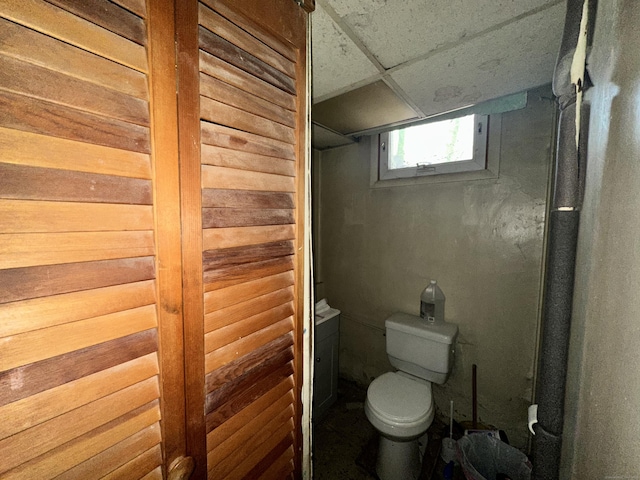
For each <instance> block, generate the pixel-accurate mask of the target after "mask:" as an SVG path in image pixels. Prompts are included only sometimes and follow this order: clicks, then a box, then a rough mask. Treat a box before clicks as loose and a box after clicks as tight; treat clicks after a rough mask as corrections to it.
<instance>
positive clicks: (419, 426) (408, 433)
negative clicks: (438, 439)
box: [365, 372, 434, 438]
mask: <svg viewBox="0 0 640 480" xmlns="http://www.w3.org/2000/svg"><path fill="white" fill-rule="evenodd" d="M365 407H366V408H365V412H366V414H367V417H368V418H369V421H371V423H372V424H373V425H374V427H376V428H377V429H378V430H380V431H381V432H382V433H385V434H387V435H391V436H395V437H398V438H404V437H413V436H419V435H422V434H423V433H424V432H425V431H426V430H427V428H429V425H431V422H432V421H433V416H434V408H433V398H432V396H431V383H429V382H424V383H423V382H420V381H418V380H413V379H411V378H409V377H407V376H405V375H402V374H400V373H396V372H389V373H385V374H383V375H381V376H379V377H378V378H376V379H375V380H374V381H373V382H371V385H369V389H368V390H367V402H366V406H365Z"/></svg>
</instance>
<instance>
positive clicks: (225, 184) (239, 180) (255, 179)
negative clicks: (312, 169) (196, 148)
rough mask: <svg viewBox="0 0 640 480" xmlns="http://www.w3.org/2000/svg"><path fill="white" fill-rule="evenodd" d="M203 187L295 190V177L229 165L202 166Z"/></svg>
mask: <svg viewBox="0 0 640 480" xmlns="http://www.w3.org/2000/svg"><path fill="white" fill-rule="evenodd" d="M201 178H202V180H201V181H202V188H212V189H223V190H224V189H227V190H257V191H267V192H295V189H296V185H295V178H294V177H285V176H283V175H274V174H272V173H262V172H252V171H249V170H238V169H235V168H227V167H214V166H211V165H203V166H202V177H201Z"/></svg>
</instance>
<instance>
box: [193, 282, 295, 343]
mask: <svg viewBox="0 0 640 480" xmlns="http://www.w3.org/2000/svg"><path fill="white" fill-rule="evenodd" d="M291 300H293V287H286V288H282V289H280V290H276V291H274V292H271V293H267V294H265V295H261V296H259V297H255V298H252V299H250V300H247V301H244V302H241V303H237V304H235V305H231V306H230V307H226V308H222V309H219V310H216V311H214V312H211V313H207V315H205V318H204V330H205V332H207V333H208V332H211V331H213V330H216V329H218V328H222V327H223V326H225V325H230V324H232V323H234V322H239V321H240V320H243V319H245V318H247V317H250V316H252V315H255V314H257V313H260V312H263V311H265V310H268V309H270V308H273V307H275V306H278V305H282V304H283V303H286V302H289V301H291Z"/></svg>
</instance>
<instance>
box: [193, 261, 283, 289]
mask: <svg viewBox="0 0 640 480" xmlns="http://www.w3.org/2000/svg"><path fill="white" fill-rule="evenodd" d="M293 269H294V263H293V256H290V257H281V258H275V259H273V260H264V261H262V262H255V263H247V264H243V265H236V266H232V267H223V268H219V269H216V270H209V271H208V272H206V273H205V275H204V277H203V280H204V282H205V285H204V291H205V292H210V291H213V290H218V289H221V288H227V287H230V286H233V285H238V284H240V283H245V282H250V281H252V280H257V279H259V278H264V277H267V276H272V275H276V274H278V273H283V272H287V271H292V270H293Z"/></svg>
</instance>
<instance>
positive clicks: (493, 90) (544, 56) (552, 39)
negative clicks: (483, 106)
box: [391, 4, 564, 116]
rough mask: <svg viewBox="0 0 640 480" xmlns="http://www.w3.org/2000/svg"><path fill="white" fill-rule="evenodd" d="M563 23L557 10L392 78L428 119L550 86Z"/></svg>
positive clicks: (453, 50)
mask: <svg viewBox="0 0 640 480" xmlns="http://www.w3.org/2000/svg"><path fill="white" fill-rule="evenodd" d="M563 23H564V5H561V4H559V5H555V6H553V7H551V8H549V9H546V10H543V11H541V12H539V13H537V14H535V15H532V16H530V17H526V18H524V19H522V20H519V21H517V22H514V23H511V24H509V25H507V26H505V27H503V28H501V29H499V30H495V31H493V32H490V33H488V34H486V35H482V36H480V37H477V38H475V39H474V40H472V41H470V42H465V43H464V44H462V45H459V46H457V47H455V48H452V49H450V50H446V51H444V52H441V53H438V54H435V55H433V56H431V57H428V58H426V59H424V60H422V61H419V62H416V63H413V64H412V65H410V66H407V67H406V68H401V69H398V70H397V71H395V72H394V73H392V74H391V77H392V78H393V79H394V80H395V81H396V83H397V84H398V86H399V87H400V88H401V89H402V90H403V91H404V92H405V94H406V95H408V96H409V97H410V98H411V99H412V100H413V101H414V102H415V104H416V105H417V106H418V107H419V108H420V109H421V111H422V113H423V114H424V115H426V116H429V115H434V114H437V113H441V112H446V111H449V110H452V109H456V108H461V107H464V106H469V105H473V104H476V103H479V102H483V101H486V100H490V99H493V98H496V97H500V96H504V95H508V94H511V93H515V92H519V91H522V90H526V89H528V88H532V87H536V86H540V85H543V84H545V83H550V81H551V79H552V76H553V69H554V65H555V60H556V57H557V54H558V53H557V52H558V49H559V48H560V38H559V36H558V31H560V32H561V31H562V25H563Z"/></svg>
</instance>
